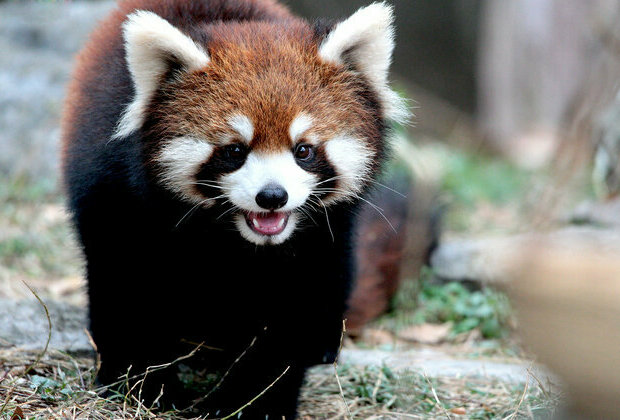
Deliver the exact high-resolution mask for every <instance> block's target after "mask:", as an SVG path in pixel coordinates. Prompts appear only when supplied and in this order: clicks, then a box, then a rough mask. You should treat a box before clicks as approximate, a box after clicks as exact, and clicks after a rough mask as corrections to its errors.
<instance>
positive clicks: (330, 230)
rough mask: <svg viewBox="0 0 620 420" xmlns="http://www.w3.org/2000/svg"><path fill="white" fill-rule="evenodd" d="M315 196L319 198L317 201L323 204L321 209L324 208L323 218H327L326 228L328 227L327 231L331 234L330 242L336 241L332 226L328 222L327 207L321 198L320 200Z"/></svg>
mask: <svg viewBox="0 0 620 420" xmlns="http://www.w3.org/2000/svg"><path fill="white" fill-rule="evenodd" d="M315 197H316V198H317V199H318V200H319V202H320V203H321V205H322V206H323V210H325V220H327V228H328V229H329V233H330V235H331V236H332V242H336V239H335V238H334V232H333V231H332V226H331V224H330V223H329V216H328V214H327V207H326V206H325V203H323V200H321V199H320V198H319V197H318V196H316V195H315Z"/></svg>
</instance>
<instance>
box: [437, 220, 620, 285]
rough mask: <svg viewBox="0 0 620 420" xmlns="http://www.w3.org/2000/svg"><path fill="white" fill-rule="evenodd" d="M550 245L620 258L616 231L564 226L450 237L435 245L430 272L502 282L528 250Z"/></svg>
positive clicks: (457, 278) (446, 277) (576, 252)
mask: <svg viewBox="0 0 620 420" xmlns="http://www.w3.org/2000/svg"><path fill="white" fill-rule="evenodd" d="M550 248H553V249H555V250H558V251H560V250H562V251H566V252H568V253H572V254H574V255H575V256H579V255H582V254H583V253H584V252H592V251H593V250H595V251H596V252H597V253H598V254H599V255H610V256H617V257H618V258H620V231H618V230H609V229H597V228H592V227H568V228H564V229H560V230H557V231H553V232H547V233H525V234H520V235H511V236H504V237H496V238H462V239H451V240H446V241H444V242H443V243H441V245H440V246H439V247H437V249H436V250H435V252H433V254H432V255H431V259H430V262H431V266H432V268H433V273H434V274H435V275H436V276H437V277H439V278H441V279H444V280H454V281H461V280H473V281H478V282H481V283H502V282H505V281H508V280H510V279H511V278H513V277H514V274H515V273H518V272H521V270H522V269H523V268H524V267H523V266H522V265H523V264H525V263H527V261H528V259H529V258H528V253H532V252H536V250H537V249H550Z"/></svg>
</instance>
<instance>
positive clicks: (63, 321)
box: [0, 298, 93, 353]
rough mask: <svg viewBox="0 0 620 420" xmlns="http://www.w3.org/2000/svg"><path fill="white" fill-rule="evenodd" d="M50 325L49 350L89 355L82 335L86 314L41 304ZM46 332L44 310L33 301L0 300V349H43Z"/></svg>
mask: <svg viewBox="0 0 620 420" xmlns="http://www.w3.org/2000/svg"><path fill="white" fill-rule="evenodd" d="M45 305H46V306H47V309H48V311H49V315H50V319H51V322H52V337H51V340H50V348H53V349H57V350H62V351H68V352H72V353H92V352H93V348H92V346H91V345H90V342H89V339H88V335H87V334H86V331H85V327H86V310H85V309H84V308H80V307H77V306H73V305H69V304H67V303H64V302H55V301H48V302H45ZM48 331H49V325H48V320H47V316H46V315H45V309H44V308H43V306H42V305H41V304H40V303H39V301H37V300H11V299H6V298H0V347H9V346H17V347H21V348H25V349H42V348H44V347H45V343H46V341H47V337H48Z"/></svg>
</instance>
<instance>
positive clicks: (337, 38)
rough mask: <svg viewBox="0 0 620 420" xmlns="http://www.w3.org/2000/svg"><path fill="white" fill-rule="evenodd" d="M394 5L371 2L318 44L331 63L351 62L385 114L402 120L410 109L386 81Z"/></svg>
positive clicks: (396, 119)
mask: <svg viewBox="0 0 620 420" xmlns="http://www.w3.org/2000/svg"><path fill="white" fill-rule="evenodd" d="M393 20H394V16H393V8H392V6H390V5H388V4H386V3H373V4H371V5H370V6H367V7H363V8H361V9H359V10H358V11H357V12H355V13H354V14H353V15H351V17H349V18H348V19H346V20H344V21H342V22H340V23H339V24H337V25H336V26H335V27H334V29H332V31H331V32H330V33H329V34H328V35H327V37H326V38H325V40H324V41H323V42H322V43H321V45H320V46H319V56H320V57H321V58H322V59H323V60H325V61H327V62H330V63H334V64H352V65H353V66H354V68H355V69H356V70H357V71H359V72H360V73H362V74H363V75H364V76H366V78H368V80H369V82H370V83H371V84H372V86H373V87H374V88H375V89H376V92H377V94H378V95H379V99H380V100H381V103H382V105H383V107H384V116H385V117H387V118H390V119H393V120H395V121H399V122H402V121H405V120H406V119H407V118H408V116H409V112H408V110H407V108H406V106H405V104H404V101H403V99H402V98H401V97H400V96H399V95H398V94H397V93H396V92H394V91H393V90H392V89H391V88H390V86H389V83H388V70H389V67H390V63H391V62H392V51H393V50H394V28H393V27H392V22H393Z"/></svg>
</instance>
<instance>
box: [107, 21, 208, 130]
mask: <svg viewBox="0 0 620 420" xmlns="http://www.w3.org/2000/svg"><path fill="white" fill-rule="evenodd" d="M123 38H124V40H125V56H126V59H127V65H128V67H129V72H130V73H131V77H132V80H133V83H134V88H135V97H134V99H133V102H132V103H131V104H130V105H129V106H128V107H127V109H126V110H125V112H124V114H123V116H122V118H121V120H120V121H119V124H118V127H117V129H116V132H115V134H114V136H113V137H116V138H118V137H125V136H127V135H129V134H131V133H132V132H133V131H135V130H136V129H138V128H140V126H141V125H142V123H143V119H144V112H145V108H146V106H147V105H148V101H149V100H150V99H151V97H152V95H153V94H154V93H155V91H156V90H157V87H158V85H159V83H160V82H161V78H162V77H163V76H164V75H165V74H166V72H167V71H168V70H169V68H170V65H171V64H174V65H176V66H179V67H180V68H181V69H183V70H184V71H193V70H197V69H200V68H202V67H204V66H206V65H207V64H209V55H208V54H207V53H206V52H205V51H204V50H203V49H202V48H201V47H200V46H198V45H196V43H195V42H194V41H193V40H192V39H191V38H190V37H188V36H187V35H185V34H183V33H182V32H181V31H180V30H179V29H177V28H175V27H174V26H172V25H171V24H170V23H169V22H168V21H167V20H165V19H163V18H161V17H160V16H158V15H156V14H155V13H153V12H148V11H144V10H138V11H136V12H134V13H132V14H130V15H129V16H127V20H126V21H125V23H124V24H123Z"/></svg>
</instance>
